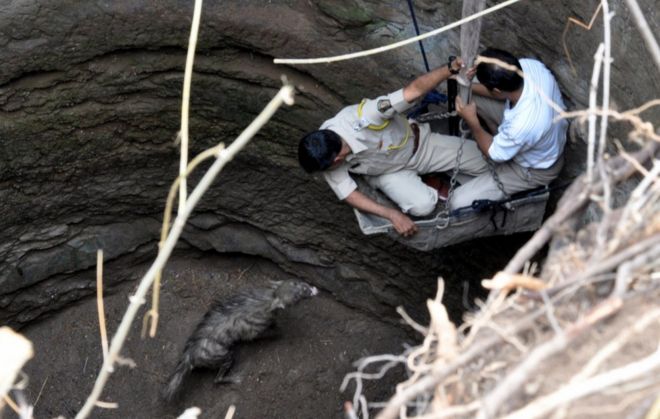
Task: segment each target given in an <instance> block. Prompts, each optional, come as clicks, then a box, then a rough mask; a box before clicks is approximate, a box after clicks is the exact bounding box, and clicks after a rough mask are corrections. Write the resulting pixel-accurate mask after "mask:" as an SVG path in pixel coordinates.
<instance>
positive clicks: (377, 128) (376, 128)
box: [357, 99, 412, 150]
mask: <svg viewBox="0 0 660 419" xmlns="http://www.w3.org/2000/svg"><path fill="white" fill-rule="evenodd" d="M365 103H367V99H362V102H360V104H359V105H358V108H357V114H358V118H362V108H363V107H364V104H365ZM389 124H390V120H389V119H386V120H385V122H383V123H382V124H380V125H367V128H369V129H370V130H374V131H381V130H383V129H385V128H386V127H387V126H388V125H389ZM411 132H412V130H411V129H410V124H408V123H407V122H406V136H405V137H404V139H403V140H402V141H401V142H400V143H399V144H398V145H391V146H388V147H387V149H388V150H398V149H400V148H403V147H405V146H406V144H408V140H409V139H410V133H411Z"/></svg>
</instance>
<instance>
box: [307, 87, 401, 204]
mask: <svg viewBox="0 0 660 419" xmlns="http://www.w3.org/2000/svg"><path fill="white" fill-rule="evenodd" d="M412 106H413V104H412V103H408V102H406V101H405V99H404V98H403V89H400V90H397V91H396V92H393V93H390V94H389V95H386V96H380V97H378V98H376V99H365V100H363V101H362V103H360V104H359V105H352V106H348V107H346V108H344V109H342V110H341V111H340V112H339V113H338V114H337V115H335V117H333V118H332V119H329V120H327V121H325V122H324V123H323V124H322V125H321V128H320V129H329V130H332V131H334V132H335V133H337V134H338V135H339V136H340V137H341V138H342V139H343V140H344V141H345V142H346V143H347V144H348V146H349V147H350V149H351V153H350V154H349V155H348V156H347V157H346V159H345V161H344V162H343V163H342V164H341V165H340V166H338V167H336V168H334V169H332V170H327V171H325V172H324V173H323V175H324V177H325V180H326V181H327V182H328V184H329V185H330V187H331V188H332V190H333V191H334V192H335V194H336V195H337V197H338V198H339V199H341V200H343V199H346V197H347V196H348V195H350V194H351V193H352V192H353V191H354V190H355V189H357V184H356V183H355V181H354V180H353V179H352V178H351V176H350V174H349V173H359V174H364V175H382V174H384V173H392V172H397V171H399V170H402V169H404V168H406V167H407V166H408V164H409V162H410V159H411V157H412V155H413V149H414V138H413V133H412V131H411V129H410V124H409V123H408V121H407V120H406V118H405V117H404V116H402V115H400V113H402V112H405V111H406V110H407V109H409V108H410V107H412Z"/></svg>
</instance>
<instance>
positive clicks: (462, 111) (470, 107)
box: [456, 96, 493, 157]
mask: <svg viewBox="0 0 660 419" xmlns="http://www.w3.org/2000/svg"><path fill="white" fill-rule="evenodd" d="M456 111H457V112H458V114H459V115H460V116H461V118H463V119H464V120H465V122H466V123H467V124H468V127H470V131H472V135H473V136H474V139H475V140H477V145H478V146H479V150H481V152H482V153H483V154H484V155H485V156H487V157H490V155H489V154H488V150H489V149H490V146H491V144H493V136H492V135H490V134H489V133H488V131H486V130H485V129H483V128H482V127H481V124H480V123H479V118H478V117H477V105H476V104H475V103H474V102H472V103H469V104H467V105H465V104H463V101H462V100H461V97H460V96H458V97H456Z"/></svg>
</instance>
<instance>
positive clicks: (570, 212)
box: [503, 142, 658, 273]
mask: <svg viewBox="0 0 660 419" xmlns="http://www.w3.org/2000/svg"><path fill="white" fill-rule="evenodd" d="M657 149H658V144H657V143H655V142H651V143H648V144H646V145H645V146H644V148H643V149H642V150H640V151H638V152H635V153H633V154H632V156H633V158H634V159H635V160H637V161H638V162H642V163H643V162H646V161H647V160H648V159H650V158H652V157H653V155H654V154H655V152H656V150H657ZM607 163H608V166H609V167H610V168H612V169H613V173H612V176H611V179H612V181H614V182H619V181H621V180H623V179H625V178H627V177H628V176H630V175H631V174H632V173H633V171H634V167H633V165H631V164H630V163H628V162H627V161H626V160H625V159H623V158H622V157H615V158H612V159H610V160H608V162H607ZM601 188H602V186H601V185H600V183H595V184H594V185H593V186H592V187H591V188H589V187H588V186H587V185H585V182H584V175H582V176H580V177H579V178H578V179H577V180H576V181H575V182H573V184H572V185H571V186H570V187H569V189H568V190H567V191H566V193H565V194H564V196H563V197H562V199H561V200H560V202H559V205H558V207H557V210H556V211H555V213H554V214H553V215H552V216H550V217H549V218H548V219H547V220H546V222H545V223H543V226H542V227H541V228H540V229H539V230H538V231H537V232H536V233H534V235H533V236H532V238H531V239H530V240H529V241H528V242H527V243H525V245H524V246H523V247H522V248H520V250H518V252H516V254H515V256H514V257H513V258H512V259H511V260H510V261H509V263H508V264H507V266H506V267H505V268H504V270H503V271H504V272H507V273H517V272H518V271H519V270H520V269H521V268H522V266H523V265H524V264H525V262H527V261H528V260H529V259H530V258H531V257H532V256H534V254H536V252H538V251H539V250H540V249H541V248H542V247H543V246H544V245H545V244H546V243H547V242H548V240H549V239H550V238H551V237H552V235H553V234H554V232H555V231H557V229H558V228H559V227H560V226H561V225H562V224H563V223H564V222H565V221H566V220H567V219H569V218H570V217H573V216H574V215H575V214H576V213H577V211H578V210H580V209H581V208H583V207H584V205H586V203H587V200H588V197H589V195H592V194H597V193H599V191H601V190H602V189H601ZM585 189H586V190H585Z"/></svg>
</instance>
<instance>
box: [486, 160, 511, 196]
mask: <svg viewBox="0 0 660 419" xmlns="http://www.w3.org/2000/svg"><path fill="white" fill-rule="evenodd" d="M484 160H486V163H488V169H489V170H490V175H491V176H492V177H493V179H494V180H495V183H496V184H497V187H498V189H499V190H500V192H502V195H504V199H509V198H510V195H509V194H508V193H506V190H504V184H503V183H502V181H501V180H500V176H499V175H498V174H497V168H496V167H495V162H494V161H493V160H491V159H490V157H486V156H484Z"/></svg>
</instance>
